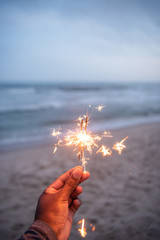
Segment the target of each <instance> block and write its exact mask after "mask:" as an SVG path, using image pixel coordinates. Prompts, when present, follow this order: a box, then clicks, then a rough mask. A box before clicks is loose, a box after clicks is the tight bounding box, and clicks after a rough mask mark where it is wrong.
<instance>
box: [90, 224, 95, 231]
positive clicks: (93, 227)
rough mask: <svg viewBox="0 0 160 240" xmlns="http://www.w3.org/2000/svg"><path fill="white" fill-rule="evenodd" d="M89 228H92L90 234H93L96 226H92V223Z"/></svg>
mask: <svg viewBox="0 0 160 240" xmlns="http://www.w3.org/2000/svg"><path fill="white" fill-rule="evenodd" d="M90 227H91V228H92V232H94V231H95V230H96V226H95V225H93V224H92V223H91V224H90Z"/></svg>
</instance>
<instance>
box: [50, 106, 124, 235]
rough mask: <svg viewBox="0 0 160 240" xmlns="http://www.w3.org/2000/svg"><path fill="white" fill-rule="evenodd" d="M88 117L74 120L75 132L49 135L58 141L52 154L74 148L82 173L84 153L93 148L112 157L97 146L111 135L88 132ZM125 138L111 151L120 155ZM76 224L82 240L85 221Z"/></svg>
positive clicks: (110, 152) (84, 166) (99, 107)
mask: <svg viewBox="0 0 160 240" xmlns="http://www.w3.org/2000/svg"><path fill="white" fill-rule="evenodd" d="M89 107H91V105H89ZM104 107H105V106H104V105H99V106H97V107H95V108H94V109H97V110H98V111H99V112H101V111H102V109H103V108H104ZM90 117H91V115H90V116H88V114H87V115H83V116H82V117H81V116H80V117H79V118H78V119H77V120H76V122H78V123H77V125H78V129H77V128H76V130H75V131H73V130H68V131H67V133H66V134H65V135H64V137H63V138H60V135H61V134H62V132H61V131H60V129H58V130H57V131H56V130H55V129H53V132H52V133H51V135H52V136H54V137H56V138H57V140H58V142H57V143H56V144H55V146H54V149H53V153H55V152H56V151H57V148H58V146H72V147H74V149H73V151H77V156H78V161H81V162H82V167H83V169H84V171H85V170H86V163H87V160H88V159H89V158H85V156H84V152H85V151H87V152H89V153H90V154H91V153H92V150H93V148H98V150H97V152H96V153H97V154H98V153H102V155H103V156H111V155H112V151H111V149H110V148H109V147H106V146H105V145H102V146H101V147H99V144H98V143H99V141H100V140H101V139H102V138H103V137H113V136H112V135H111V132H109V131H106V130H105V131H104V132H103V133H102V135H101V136H100V135H97V134H93V133H92V132H90V131H88V128H87V127H88V124H89V119H90ZM127 138H128V136H127V137H125V138H124V139H122V140H121V141H120V142H117V143H116V144H114V145H113V147H112V149H114V150H116V151H118V152H119V154H120V155H121V153H122V150H123V149H124V148H126V146H125V145H124V144H123V143H124V141H125V140H126V139H127ZM78 224H81V228H80V229H78V231H79V232H80V234H81V236H82V237H83V238H84V237H85V236H86V235H87V231H86V227H85V219H84V218H83V219H82V220H81V221H79V222H78ZM90 227H92V231H95V226H94V225H92V224H91V225H90Z"/></svg>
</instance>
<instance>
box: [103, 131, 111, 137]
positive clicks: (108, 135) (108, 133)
mask: <svg viewBox="0 0 160 240" xmlns="http://www.w3.org/2000/svg"><path fill="white" fill-rule="evenodd" d="M102 136H103V137H113V136H112V135H111V132H109V131H106V130H105V131H104V132H103V134H102Z"/></svg>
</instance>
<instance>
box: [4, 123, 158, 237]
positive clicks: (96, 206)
mask: <svg viewBox="0 0 160 240" xmlns="http://www.w3.org/2000/svg"><path fill="white" fill-rule="evenodd" d="M112 135H113V138H112V139H107V140H106V143H107V144H108V145H111V146H112V144H113V142H116V141H119V140H122V139H123V138H124V137H126V136H129V138H128V139H127V140H126V142H125V144H126V146H127V148H126V150H124V152H122V155H118V153H117V152H114V153H113V154H112V156H111V157H106V158H104V157H101V156H100V155H94V154H93V155H92V156H91V157H90V160H89V162H88V164H87V170H88V171H90V173H91V177H90V179H89V180H88V182H86V183H83V188H84V193H83V194H82V200H83V205H82V207H81V208H80V210H79V212H78V213H77V214H76V216H75V221H74V224H73V229H72V234H71V237H70V240H73V239H81V237H80V235H79V233H78V231H77V228H78V226H77V221H78V220H80V219H81V218H85V219H86V222H87V225H88V234H87V236H86V239H90V240H98V239H102V240H103V239H104V240H105V239H115V240H116V239H136V240H140V239H141V240H143V239H145V240H146V239H148V240H149V239H150V240H151V239H154V240H158V239H160V230H159V225H160V220H159V215H160V211H159V208H158V206H159V195H160V190H159V189H160V185H159V182H160V181H159V180H160V177H159V168H160V161H159V159H160V150H159V144H160V137H159V136H160V123H150V124H148V123H146V124H139V125H137V126H132V127H125V128H121V129H117V130H113V131H112ZM52 151H53V145H52V144H51V143H49V144H48V143H46V144H43V145H37V146H31V147H30V146H24V148H21V149H11V150H10V149H8V150H7V149H5V150H1V151H0V165H1V168H0V189H1V193H2V194H1V196H0V198H1V199H0V200H1V206H0V216H1V217H0V223H1V224H0V236H1V239H2V240H3V239H5V240H11V239H16V238H17V237H18V236H19V235H20V234H22V233H23V232H24V231H25V230H26V229H27V228H28V227H29V226H30V224H31V223H32V221H33V217H34V212H35V208H36V203H37V200H38V197H39V195H40V193H41V192H42V191H43V190H44V188H45V187H46V186H48V184H50V183H51V182H52V181H54V180H55V179H56V178H57V177H58V176H59V175H60V174H62V173H63V172H65V171H67V170H68V169H70V168H72V167H74V166H76V165H77V162H76V157H75V153H73V152H71V149H69V148H68V149H67V148H65V149H64V150H63V151H62V150H61V149H59V150H58V151H57V153H56V154H55V155H53V154H52ZM89 224H94V225H95V226H96V231H95V232H91V231H90V230H89Z"/></svg>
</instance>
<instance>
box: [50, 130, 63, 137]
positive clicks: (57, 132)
mask: <svg viewBox="0 0 160 240" xmlns="http://www.w3.org/2000/svg"><path fill="white" fill-rule="evenodd" d="M61 134H62V133H61V132H60V131H59V130H57V131H56V129H53V132H52V133H51V135H52V136H53V137H56V136H58V135H61Z"/></svg>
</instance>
